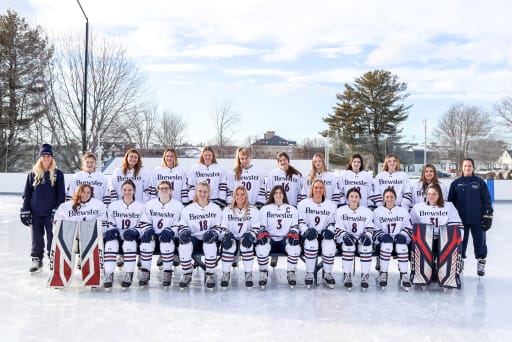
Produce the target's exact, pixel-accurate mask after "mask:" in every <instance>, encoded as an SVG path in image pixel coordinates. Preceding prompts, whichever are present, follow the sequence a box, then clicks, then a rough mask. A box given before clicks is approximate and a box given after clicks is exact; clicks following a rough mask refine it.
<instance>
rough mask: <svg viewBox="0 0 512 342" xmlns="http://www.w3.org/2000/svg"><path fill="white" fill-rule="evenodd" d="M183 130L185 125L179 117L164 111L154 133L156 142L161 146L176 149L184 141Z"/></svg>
mask: <svg viewBox="0 0 512 342" xmlns="http://www.w3.org/2000/svg"><path fill="white" fill-rule="evenodd" d="M185 128H187V123H186V122H185V120H183V119H182V118H181V117H180V116H179V115H177V114H175V113H169V112H167V111H164V112H163V114H162V117H161V118H160V124H159V126H158V128H157V129H156V131H155V136H156V140H157V141H158V143H159V144H160V145H162V146H165V147H172V148H176V147H177V146H179V145H181V144H182V143H183V141H184V139H185V135H184V132H185Z"/></svg>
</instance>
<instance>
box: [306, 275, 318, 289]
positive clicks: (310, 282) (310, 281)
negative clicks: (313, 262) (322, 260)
mask: <svg viewBox="0 0 512 342" xmlns="http://www.w3.org/2000/svg"><path fill="white" fill-rule="evenodd" d="M314 281H315V277H314V275H313V272H307V273H306V278H305V279H304V283H305V284H306V286H307V288H308V289H309V288H311V286H313V283H314Z"/></svg>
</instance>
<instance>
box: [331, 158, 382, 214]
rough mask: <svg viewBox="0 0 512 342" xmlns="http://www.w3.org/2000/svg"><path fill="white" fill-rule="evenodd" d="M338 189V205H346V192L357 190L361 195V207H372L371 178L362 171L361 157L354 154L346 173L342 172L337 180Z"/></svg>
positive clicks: (366, 172) (367, 173)
mask: <svg viewBox="0 0 512 342" xmlns="http://www.w3.org/2000/svg"><path fill="white" fill-rule="evenodd" d="M338 187H339V189H340V204H341V205H346V204H347V202H348V201H347V198H346V197H345V196H346V194H347V192H348V190H350V189H351V188H357V189H358V190H359V192H360V193H361V205H362V206H365V207H373V206H374V203H373V201H372V197H373V177H372V175H371V174H370V173H369V172H368V171H364V163H363V157H362V156H361V155H360V154H359V153H354V154H353V155H352V156H351V157H350V160H349V162H348V164H347V167H346V171H345V172H343V174H342V175H341V177H340V178H339V180H338Z"/></svg>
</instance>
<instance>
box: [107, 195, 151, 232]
mask: <svg viewBox="0 0 512 342" xmlns="http://www.w3.org/2000/svg"><path fill="white" fill-rule="evenodd" d="M143 213H144V204H143V203H142V202H139V201H134V202H132V203H130V205H126V203H124V201H123V200H122V199H121V200H117V201H115V202H112V203H111V204H110V205H109V206H108V229H118V230H119V233H120V234H121V236H123V232H122V231H123V230H126V229H130V228H135V229H137V230H139V232H140V225H139V223H140V220H141V219H142V215H143Z"/></svg>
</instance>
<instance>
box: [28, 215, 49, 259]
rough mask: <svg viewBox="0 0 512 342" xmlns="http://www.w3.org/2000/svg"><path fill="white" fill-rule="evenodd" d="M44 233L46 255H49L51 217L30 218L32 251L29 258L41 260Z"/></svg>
mask: <svg viewBox="0 0 512 342" xmlns="http://www.w3.org/2000/svg"><path fill="white" fill-rule="evenodd" d="M45 231H46V242H47V244H46V255H50V249H51V248H52V239H53V221H52V216H51V215H50V216H33V217H32V250H31V252H30V256H31V257H33V258H39V259H41V260H43V254H44V233H45Z"/></svg>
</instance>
